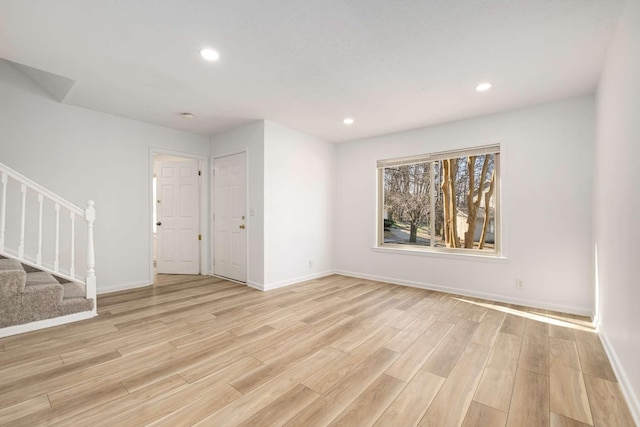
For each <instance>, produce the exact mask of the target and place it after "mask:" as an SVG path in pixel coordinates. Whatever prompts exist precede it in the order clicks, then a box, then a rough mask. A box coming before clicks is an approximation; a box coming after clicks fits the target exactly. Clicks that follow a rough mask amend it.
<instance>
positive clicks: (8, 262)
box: [0, 258, 24, 271]
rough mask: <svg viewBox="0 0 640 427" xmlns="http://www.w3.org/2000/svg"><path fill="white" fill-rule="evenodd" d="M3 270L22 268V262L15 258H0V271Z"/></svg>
mask: <svg viewBox="0 0 640 427" xmlns="http://www.w3.org/2000/svg"><path fill="white" fill-rule="evenodd" d="M5 270H24V269H23V268H22V264H20V262H18V261H16V260H15V259H10V258H2V259H0V271H5Z"/></svg>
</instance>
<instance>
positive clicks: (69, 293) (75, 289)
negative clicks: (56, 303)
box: [62, 282, 87, 299]
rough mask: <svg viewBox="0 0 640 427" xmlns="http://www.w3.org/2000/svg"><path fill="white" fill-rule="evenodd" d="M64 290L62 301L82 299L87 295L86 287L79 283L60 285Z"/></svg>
mask: <svg viewBox="0 0 640 427" xmlns="http://www.w3.org/2000/svg"><path fill="white" fill-rule="evenodd" d="M62 287H63V288H64V299H69V298H84V296H85V295H86V294H87V287H86V286H85V285H83V284H81V283H74V282H66V283H62Z"/></svg>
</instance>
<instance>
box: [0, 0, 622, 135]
mask: <svg viewBox="0 0 640 427" xmlns="http://www.w3.org/2000/svg"><path fill="white" fill-rule="evenodd" d="M623 6H624V0H228V1H223V0H188V1H185V0H127V1H115V0H90V1H87V0H66V1H50V0H2V1H0V58H6V59H8V60H10V61H13V62H17V63H20V64H24V65H27V66H29V67H33V68H36V69H39V70H44V71H46V72H49V73H53V74H57V75H59V76H62V77H65V78H68V79H71V80H73V81H75V85H73V87H72V88H71V90H70V91H69V92H68V94H66V96H65V97H64V100H63V102H64V103H68V104H72V105H77V106H82V107H86V108H90V109H94V110H99V111H104V112H107V113H111V114H115V115H119V116H124V117H130V118H133V119H137V120H141V121H144V122H149V123H155V124H158V125H162V126H167V127H171V128H175V129H181V130H185V131H189V132H193V133H198V134H202V135H212V134H215V133H218V132H220V131H223V130H226V129H229V128H232V127H235V126H238V125H240V124H243V123H246V122H249V121H252V120H256V119H268V120H272V121H274V122H277V123H280V124H282V125H285V126H288V127H290V128H293V129H298V130H301V131H303V132H306V133H309V134H311V135H314V136H317V137H320V138H322V139H325V140H328V141H334V142H340V141H348V140H353V139H357V138H362V137H367V136H372V135H379V134H384V133H389V132H395V131H399V130H404V129H409V128H414V127H419V126H425V125H431V124H436V123H442V122H448V121H452V120H457V119H462V118H467V117H472V116H478V115H483V114H488V113H492V112H496V111H501V110H505V109H510V108H515V107H519V106H524V105H530V104H534V103H539V102H544V101H550V100H554V99H560V98H566V97H569V96H574V95H580V94H587V93H592V92H593V91H594V89H595V87H596V84H597V81H598V78H599V75H600V71H601V68H602V64H603V60H604V56H605V52H606V48H607V46H608V44H609V41H610V39H611V37H612V35H613V31H614V30H615V26H616V25H617V21H618V17H619V15H620V13H621V10H622V8H623ZM206 46H210V47H213V48H215V49H217V50H218V51H219V52H220V54H221V59H220V61H218V62H217V63H208V62H205V61H204V60H202V59H201V57H200V56H199V50H200V49H201V48H203V47H206ZM481 81H490V82H492V83H493V85H494V87H493V89H491V90H490V91H489V92H488V93H478V92H476V91H475V90H474V88H475V86H476V84H477V83H479V82H481ZM183 111H188V112H191V113H193V114H195V116H196V118H195V119H193V120H189V121H187V120H184V119H181V118H180V117H179V114H178V113H180V112H183ZM347 116H350V117H353V118H354V119H355V124H354V125H352V126H345V125H343V124H342V120H343V119H344V118H345V117H347Z"/></svg>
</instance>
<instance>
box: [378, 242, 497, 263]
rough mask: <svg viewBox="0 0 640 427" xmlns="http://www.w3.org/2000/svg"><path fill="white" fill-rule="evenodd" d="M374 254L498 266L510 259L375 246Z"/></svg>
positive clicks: (489, 255)
mask: <svg viewBox="0 0 640 427" xmlns="http://www.w3.org/2000/svg"><path fill="white" fill-rule="evenodd" d="M371 250H372V251H374V252H381V253H388V254H396V255H416V256H426V257H434V258H445V259H455V260H458V261H475V262H489V263H497V264H507V263H508V262H509V259H508V258H506V257H504V256H500V255H495V254H487V255H476V254H470V253H454V252H444V251H432V250H428V249H427V250H425V249H409V248H399V247H389V246H384V247H381V246H374V247H372V248H371Z"/></svg>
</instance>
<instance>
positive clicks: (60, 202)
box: [0, 163, 97, 314]
mask: <svg viewBox="0 0 640 427" xmlns="http://www.w3.org/2000/svg"><path fill="white" fill-rule="evenodd" d="M9 178H11V179H12V180H13V181H15V182H16V183H18V184H19V185H20V192H21V194H20V200H19V203H20V205H21V211H20V213H19V214H20V219H19V230H20V231H19V244H18V248H17V251H16V250H15V249H11V251H12V252H14V254H13V255H14V256H15V255H17V258H18V259H19V260H20V261H21V262H24V263H25V264H29V265H32V266H34V267H36V268H39V269H42V270H44V271H49V272H51V273H53V274H55V275H57V276H59V277H63V278H65V279H71V280H73V281H76V282H80V283H84V284H85V286H86V297H87V298H93V299H94V308H93V312H94V314H95V313H97V309H96V304H95V298H96V275H95V249H94V238H93V224H94V221H95V218H96V211H95V207H94V205H95V204H94V202H93V201H92V200H89V201H88V202H87V207H86V209H82V208H80V207H79V206H77V205H75V204H73V203H71V202H69V201H67V200H65V199H63V198H62V197H60V196H58V195H57V194H55V193H53V192H52V191H50V190H48V189H46V188H45V187H43V186H41V185H40V184H36V183H35V182H33V181H32V180H30V179H29V178H27V177H25V176H23V175H22V174H20V173H18V172H16V171H15V170H13V169H11V168H10V167H8V166H6V165H4V164H2V163H0V184H1V185H0V191H2V197H1V198H0V251H2V252H4V253H5V254H7V255H9V252H10V251H9V248H7V247H6V245H7V235H6V220H7V187H8V183H9V182H10V180H9ZM11 182H12V181H11ZM12 185H13V184H12ZM29 191H30V192H34V193H35V194H36V195H37V203H38V205H37V215H36V216H35V217H36V221H37V223H36V224H33V225H32V224H27V214H26V195H27V192H29ZM44 198H46V199H48V200H50V201H52V202H53V207H54V211H55V216H54V218H55V220H54V221H55V222H54V224H53V227H55V234H54V236H55V240H54V242H52V243H53V245H54V247H53V249H54V251H53V265H52V268H51V267H47V266H46V265H44V264H43V260H42V258H43V256H42V236H43V202H44ZM61 208H62V209H66V210H67V211H68V212H69V220H70V241H69V244H70V253H69V274H65V273H64V272H63V271H61V270H60V237H61V236H60V209H61ZM52 214H53V213H52ZM76 215H78V216H80V217H81V218H83V219H84V222H85V223H86V227H87V236H86V238H87V240H86V256H87V259H86V266H85V267H86V272H85V276H84V278H83V279H80V278H77V277H76V275H75V269H76V263H75V247H76V243H77V242H76V241H77V239H78V236H77V235H76V233H75V217H76ZM27 225H29V226H34V227H37V232H38V234H37V253H36V254H35V259H32V260H29V259H27V258H26V256H25V228H26V227H27ZM16 226H18V225H17V224H16ZM65 241H66V238H65ZM34 261H35V262H34ZM65 266H66V265H65Z"/></svg>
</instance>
